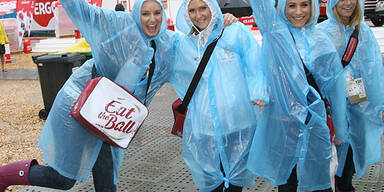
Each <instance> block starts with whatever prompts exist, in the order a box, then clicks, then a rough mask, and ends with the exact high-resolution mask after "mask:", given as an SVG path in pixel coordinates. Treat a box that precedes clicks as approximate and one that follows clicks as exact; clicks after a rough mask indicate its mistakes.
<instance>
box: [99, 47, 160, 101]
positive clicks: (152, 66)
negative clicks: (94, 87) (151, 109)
mask: <svg viewBox="0 0 384 192" xmlns="http://www.w3.org/2000/svg"><path fill="white" fill-rule="evenodd" d="M151 47H152V48H153V49H154V50H155V52H154V53H153V57H152V62H151V64H150V65H149V72H148V81H147V88H146V91H145V98H144V105H146V103H147V94H148V90H149V86H150V85H151V81H152V76H153V73H154V72H155V53H156V44H155V41H154V40H152V41H151ZM95 77H96V67H95V65H93V67H92V79H94V78H95Z"/></svg>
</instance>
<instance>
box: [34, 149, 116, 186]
mask: <svg viewBox="0 0 384 192" xmlns="http://www.w3.org/2000/svg"><path fill="white" fill-rule="evenodd" d="M92 174H93V184H94V187H95V191H96V192H110V191H111V192H114V191H116V186H115V185H114V183H113V180H114V175H113V160H112V153H111V148H110V145H108V144H106V143H103V145H102V147H101V150H100V153H99V156H98V157H97V160H96V163H95V165H94V166H93V168H92ZM28 177H29V181H30V183H31V185H33V186H40V187H48V188H52V189H60V190H69V189H71V188H72V187H73V185H74V184H75V182H76V180H73V179H70V178H67V177H64V176H63V175H61V174H60V173H58V172H57V171H56V170H54V169H53V168H52V167H49V166H44V165H34V166H32V167H31V168H30V170H29V175H28Z"/></svg>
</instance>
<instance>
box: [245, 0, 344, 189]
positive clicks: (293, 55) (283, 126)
mask: <svg viewBox="0 0 384 192" xmlns="http://www.w3.org/2000/svg"><path fill="white" fill-rule="evenodd" d="M274 2H275V1H273V0H250V3H251V6H252V9H253V13H254V17H255V19H256V23H257V25H258V26H259V28H260V32H261V34H262V36H263V43H262V52H263V54H265V57H266V59H267V65H268V66H269V68H268V69H269V70H268V71H269V72H268V74H269V75H270V76H269V78H268V82H269V85H270V86H271V94H270V103H269V104H268V105H266V107H265V108H264V111H263V114H262V116H261V119H260V121H259V122H258V127H257V129H256V132H255V136H254V140H253V143H252V147H251V149H250V152H249V154H250V155H249V161H248V167H249V169H250V170H251V171H252V172H253V173H255V174H256V175H257V176H260V177H264V178H266V179H268V180H269V181H270V183H271V184H272V185H282V184H285V183H286V182H287V179H288V178H289V176H290V174H291V171H292V169H293V168H294V166H295V165H297V179H298V181H299V183H298V188H299V190H308V191H314V190H320V189H325V188H329V187H330V186H331V184H330V181H331V180H330V172H329V170H330V160H331V157H332V153H331V152H332V151H331V142H330V135H329V129H328V127H327V124H326V110H325V106H324V102H323V101H322V100H321V98H320V95H319V93H318V92H317V91H316V90H315V89H314V88H313V87H312V86H310V85H309V84H308V81H307V78H306V74H305V72H304V67H303V63H304V65H305V66H306V67H307V68H308V70H309V71H310V72H311V73H312V75H313V76H314V79H315V81H316V84H317V85H318V87H319V89H320V92H321V94H322V95H323V97H325V98H327V99H328V100H329V101H330V103H331V104H332V106H333V107H332V109H333V110H334V111H335V112H336V113H334V118H335V119H337V118H338V119H340V118H341V117H340V113H339V111H340V110H338V107H341V109H343V107H342V105H343V101H345V99H344V96H343V95H342V93H340V91H338V90H342V89H345V83H344V84H343V81H340V80H339V79H341V80H342V75H343V72H342V66H341V62H340V59H339V56H338V54H337V52H336V50H335V48H334V46H333V45H332V42H331V41H330V40H329V39H328V37H327V36H326V35H325V34H323V33H321V32H319V31H317V30H314V25H315V23H316V21H317V17H318V5H317V3H318V2H317V1H313V0H312V1H311V2H312V5H311V7H312V8H313V9H312V11H311V13H312V15H311V17H310V20H309V22H308V23H307V24H306V25H305V26H304V27H302V28H296V27H294V26H293V25H292V24H291V23H290V22H289V20H288V19H287V17H286V16H285V4H286V1H285V0H279V2H278V10H279V11H278V13H277V12H276V10H275V8H274V6H273V5H274ZM340 82H341V83H340ZM344 105H345V103H344ZM307 118H308V119H307ZM306 120H309V122H308V123H306ZM335 121H337V122H340V120H335Z"/></svg>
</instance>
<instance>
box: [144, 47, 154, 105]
mask: <svg viewBox="0 0 384 192" xmlns="http://www.w3.org/2000/svg"><path fill="white" fill-rule="evenodd" d="M151 47H152V48H153V50H154V52H153V56H152V62H151V64H150V65H149V72H148V81H147V88H146V90H145V98H144V105H147V94H148V90H149V86H150V85H151V81H152V76H153V73H154V72H155V53H156V44H155V41H154V40H152V41H151Z"/></svg>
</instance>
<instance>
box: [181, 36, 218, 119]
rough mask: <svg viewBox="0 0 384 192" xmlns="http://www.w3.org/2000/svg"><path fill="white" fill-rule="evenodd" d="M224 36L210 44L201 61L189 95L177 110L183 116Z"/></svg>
mask: <svg viewBox="0 0 384 192" xmlns="http://www.w3.org/2000/svg"><path fill="white" fill-rule="evenodd" d="M222 34H223V33H221V34H220V36H219V37H218V38H217V39H215V40H214V41H213V42H212V43H211V44H209V45H208V47H207V49H206V50H205V52H204V55H203V58H202V59H201V60H200V64H199V66H198V67H197V70H196V73H195V75H194V76H193V79H192V81H191V84H189V87H188V90H187V93H186V94H185V96H184V99H183V102H182V103H181V105H180V106H179V107H178V108H177V110H178V111H179V112H180V113H182V114H184V113H185V110H186V109H187V107H188V104H189V102H190V101H191V98H192V95H193V93H194V92H195V90H196V87H197V84H198V83H199V81H200V78H201V76H202V75H203V72H204V69H205V67H206V66H207V63H208V61H209V58H210V57H211V55H212V53H213V49H215V47H216V44H217V41H219V39H220V37H221V35H222Z"/></svg>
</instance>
